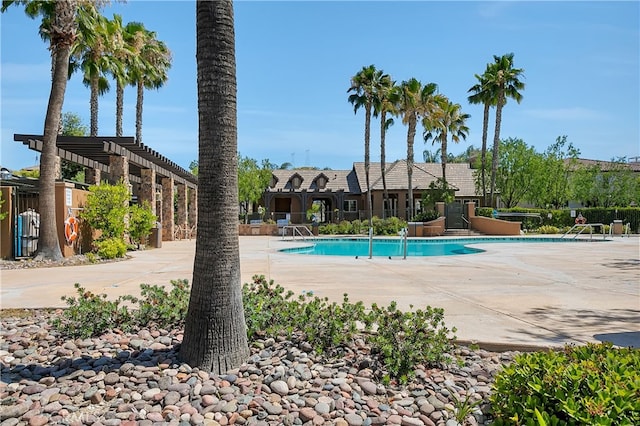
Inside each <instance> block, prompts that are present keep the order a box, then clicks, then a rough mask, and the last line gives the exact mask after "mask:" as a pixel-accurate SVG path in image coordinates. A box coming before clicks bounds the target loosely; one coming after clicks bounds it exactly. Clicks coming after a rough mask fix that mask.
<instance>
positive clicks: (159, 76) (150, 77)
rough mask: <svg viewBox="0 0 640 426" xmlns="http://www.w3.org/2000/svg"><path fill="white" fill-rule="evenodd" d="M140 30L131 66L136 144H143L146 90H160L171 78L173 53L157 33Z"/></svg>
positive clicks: (137, 31)
mask: <svg viewBox="0 0 640 426" xmlns="http://www.w3.org/2000/svg"><path fill="white" fill-rule="evenodd" d="M140 26H141V27H142V28H138V29H137V30H136V32H135V40H134V43H133V46H134V48H133V53H134V55H135V56H136V57H137V60H136V61H134V62H133V63H131V64H129V65H130V68H129V76H130V83H131V84H132V85H134V86H136V89H137V96H136V142H138V143H142V108H143V103H144V89H159V88H161V87H162V86H163V85H164V83H165V82H166V81H167V79H168V78H169V75H168V74H167V72H168V71H169V68H171V51H170V50H169V48H168V47H167V46H166V44H165V43H164V42H162V41H160V40H158V39H157V38H156V33H155V32H153V31H148V30H146V29H144V26H142V24H140Z"/></svg>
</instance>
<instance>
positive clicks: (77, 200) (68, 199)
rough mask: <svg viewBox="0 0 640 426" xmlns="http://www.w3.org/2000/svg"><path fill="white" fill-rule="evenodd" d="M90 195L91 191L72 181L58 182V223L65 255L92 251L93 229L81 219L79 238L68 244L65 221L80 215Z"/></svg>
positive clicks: (61, 246)
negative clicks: (79, 187) (76, 186)
mask: <svg viewBox="0 0 640 426" xmlns="http://www.w3.org/2000/svg"><path fill="white" fill-rule="evenodd" d="M88 195H89V191H84V190H82V189H76V188H74V185H73V184H71V183H66V182H56V223H57V228H58V240H59V241H60V250H61V251H62V255H63V256H64V257H70V256H73V255H75V254H80V253H86V252H89V251H91V244H92V243H93V238H92V231H91V228H89V227H88V226H86V224H84V223H83V221H82V220H80V231H79V232H78V239H77V240H76V241H75V242H74V243H73V244H71V245H70V244H68V243H67V241H66V239H65V237H64V221H65V220H66V219H67V218H68V217H70V216H73V217H78V216H80V212H81V209H82V207H84V205H85V203H86V202H87V196H88Z"/></svg>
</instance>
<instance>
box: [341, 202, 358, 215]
mask: <svg viewBox="0 0 640 426" xmlns="http://www.w3.org/2000/svg"><path fill="white" fill-rule="evenodd" d="M342 209H343V210H344V211H345V212H357V211H358V200H344V206H343V208H342Z"/></svg>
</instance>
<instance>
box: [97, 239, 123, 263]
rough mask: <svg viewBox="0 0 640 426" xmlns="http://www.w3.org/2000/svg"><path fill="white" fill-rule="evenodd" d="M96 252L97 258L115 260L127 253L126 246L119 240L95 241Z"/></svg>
mask: <svg viewBox="0 0 640 426" xmlns="http://www.w3.org/2000/svg"><path fill="white" fill-rule="evenodd" d="M95 245H96V251H97V252H98V256H100V257H101V258H103V259H115V258H117V257H123V256H124V255H125V254H126V253H127V245H126V244H125V242H124V241H123V240H122V239H120V238H108V239H106V240H102V241H96V243H95Z"/></svg>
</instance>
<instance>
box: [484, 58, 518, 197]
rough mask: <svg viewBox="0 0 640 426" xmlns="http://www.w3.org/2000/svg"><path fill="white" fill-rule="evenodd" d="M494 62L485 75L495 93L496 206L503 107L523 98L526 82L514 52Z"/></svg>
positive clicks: (493, 183) (493, 177)
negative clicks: (510, 101)
mask: <svg viewBox="0 0 640 426" xmlns="http://www.w3.org/2000/svg"><path fill="white" fill-rule="evenodd" d="M493 60H494V62H493V63H492V64H490V65H489V66H487V71H486V72H485V76H486V78H487V84H489V85H490V86H491V89H490V91H491V93H493V94H494V95H495V105H496V127H495V132H494V135H493V163H492V166H491V205H492V206H493V207H495V206H496V201H495V197H494V192H495V187H496V173H497V172H498V159H499V158H500V157H499V150H500V126H501V123H502V108H504V106H505V105H506V104H507V99H508V98H512V99H514V100H515V101H516V102H517V103H520V101H521V100H522V95H521V94H520V92H519V90H523V89H524V83H523V82H521V81H520V78H521V77H522V76H523V73H524V70H523V69H522V68H514V66H513V53H508V54H506V55H502V56H500V57H498V56H496V55H493Z"/></svg>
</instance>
